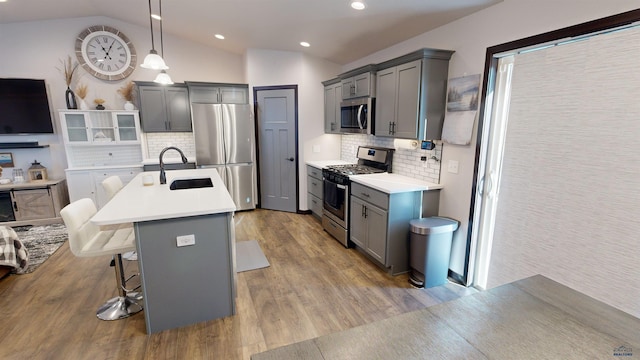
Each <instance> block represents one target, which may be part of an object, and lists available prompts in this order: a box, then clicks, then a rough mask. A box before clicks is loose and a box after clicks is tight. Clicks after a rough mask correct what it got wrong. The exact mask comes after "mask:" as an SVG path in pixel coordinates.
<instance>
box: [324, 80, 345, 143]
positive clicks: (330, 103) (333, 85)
mask: <svg viewBox="0 0 640 360" xmlns="http://www.w3.org/2000/svg"><path fill="white" fill-rule="evenodd" d="M322 84H323V85H324V132H325V134H339V133H340V102H341V101H342V85H341V83H340V79H333V80H327V81H324V82H322Z"/></svg>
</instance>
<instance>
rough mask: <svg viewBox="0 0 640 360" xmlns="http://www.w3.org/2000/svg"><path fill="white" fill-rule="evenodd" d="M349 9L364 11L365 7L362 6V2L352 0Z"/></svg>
mask: <svg viewBox="0 0 640 360" xmlns="http://www.w3.org/2000/svg"><path fill="white" fill-rule="evenodd" d="M351 7H352V8H354V9H356V10H364V8H365V7H366V5H365V4H364V1H358V0H354V1H352V2H351Z"/></svg>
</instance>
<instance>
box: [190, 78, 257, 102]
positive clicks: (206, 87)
mask: <svg viewBox="0 0 640 360" xmlns="http://www.w3.org/2000/svg"><path fill="white" fill-rule="evenodd" d="M186 84H187V87H188V88H189V98H190V100H191V102H192V103H204V104H248V103H249V85H247V84H223V83H206V82H195V81H188V82H186Z"/></svg>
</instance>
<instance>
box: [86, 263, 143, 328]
mask: <svg viewBox="0 0 640 360" xmlns="http://www.w3.org/2000/svg"><path fill="white" fill-rule="evenodd" d="M114 260H115V270H116V271H115V272H116V283H117V284H118V296H116V297H114V298H113V299H110V300H109V301H107V302H106V303H105V304H104V305H102V306H101V307H100V308H99V309H98V311H97V312H96V315H97V316H98V318H99V319H101V320H118V319H122V318H126V317H129V316H131V315H133V314H135V313H138V312H140V311H141V310H142V306H140V305H139V304H138V303H137V302H136V300H140V299H141V296H140V294H139V293H130V294H127V292H126V291H125V286H124V285H125V279H124V271H123V269H122V255H120V254H118V255H116V256H115V258H114Z"/></svg>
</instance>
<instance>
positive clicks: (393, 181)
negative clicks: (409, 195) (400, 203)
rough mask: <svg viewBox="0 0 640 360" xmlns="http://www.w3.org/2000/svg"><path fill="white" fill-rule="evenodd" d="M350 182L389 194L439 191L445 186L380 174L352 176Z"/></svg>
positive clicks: (405, 177) (395, 175)
mask: <svg viewBox="0 0 640 360" xmlns="http://www.w3.org/2000/svg"><path fill="white" fill-rule="evenodd" d="M349 180H351V181H353V182H356V183H359V184H362V185H365V186H368V187H370V188H373V189H376V190H379V191H382V192H384V193H387V194H394V193H401V192H411V191H427V190H438V189H442V188H443V187H444V186H442V185H440V184H434V183H430V182H427V181H424V180H419V179H414V178H410V177H408V176H404V175H398V174H389V173H380V174H365V175H350V176H349Z"/></svg>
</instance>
